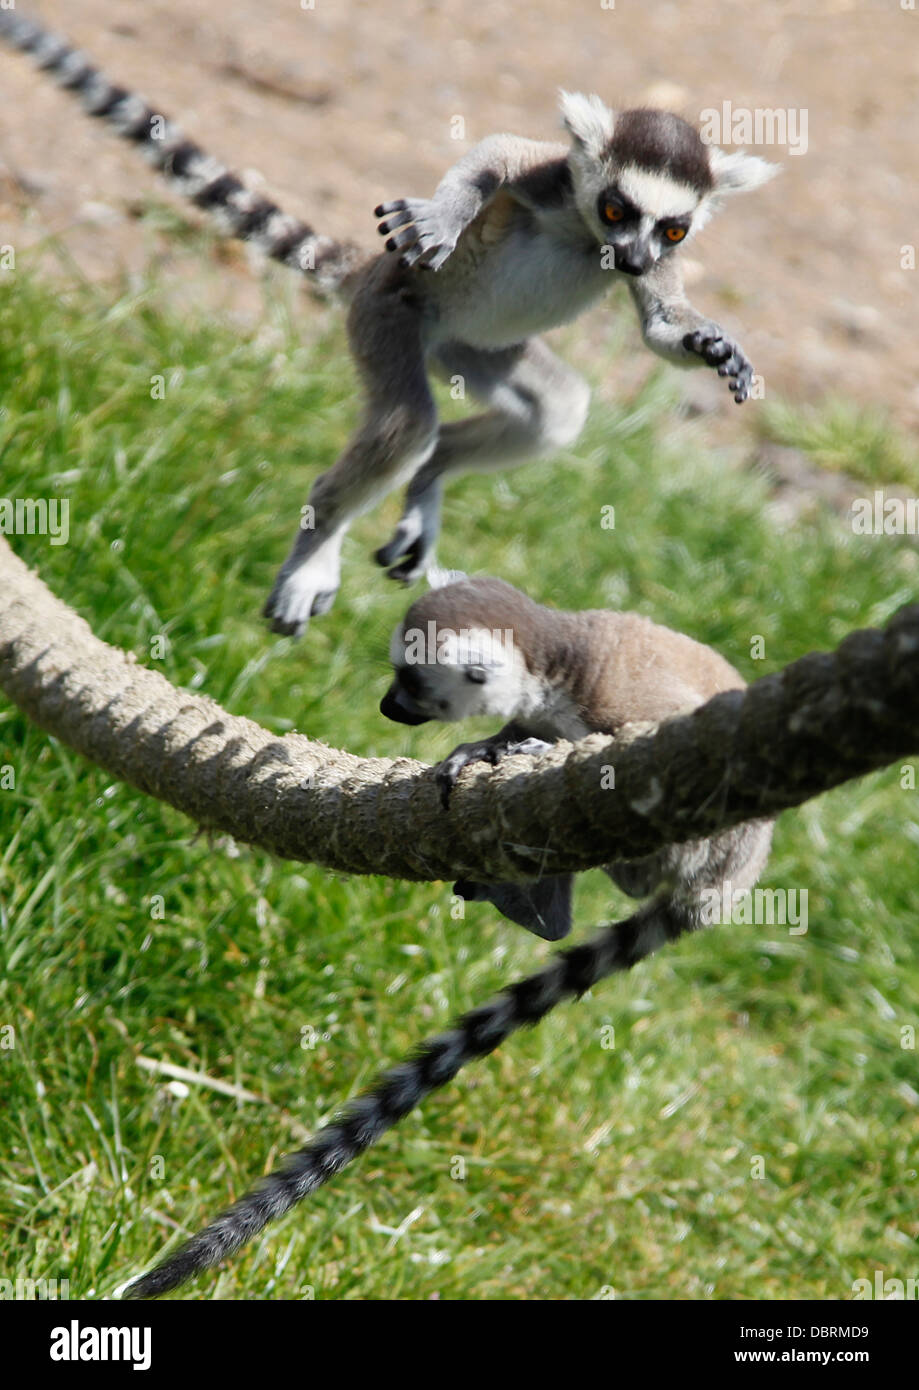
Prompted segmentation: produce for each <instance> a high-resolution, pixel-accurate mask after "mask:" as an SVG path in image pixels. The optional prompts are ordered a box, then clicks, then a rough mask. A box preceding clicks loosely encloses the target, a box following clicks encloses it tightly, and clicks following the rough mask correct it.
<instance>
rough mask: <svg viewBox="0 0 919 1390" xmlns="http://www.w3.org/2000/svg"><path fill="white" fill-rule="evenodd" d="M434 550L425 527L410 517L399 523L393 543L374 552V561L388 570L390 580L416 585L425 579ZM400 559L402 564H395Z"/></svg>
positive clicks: (389, 542)
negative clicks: (423, 577) (415, 583)
mask: <svg viewBox="0 0 919 1390" xmlns="http://www.w3.org/2000/svg"><path fill="white" fill-rule="evenodd" d="M432 550H433V545H432V542H431V541H430V540H429V539H428V537H427V536H426V535H425V532H424V528H423V526H421V525H420V524H419V523H418V522H417V521H416V519H415V518H413V517H411V516H408V517H403V518H402V520H401V521H400V522H399V524H398V526H397V527H396V530H395V533H394V534H393V538H392V540H391V541H388V542H387V543H386V545H381V546H380V548H379V550H376V551H374V555H373V558H374V559H375V560H376V562H377V564H378V565H383V567H384V568H385V569H386V575H387V578H389V579H396V580H399V581H400V582H401V583H403V584H413V583H414V582H415V580H416V579H420V578H421V576H422V575H423V574H424V573H425V571H426V569H427V567H428V564H429V562H430V561H431V560H432V559H433V554H432ZM397 560H398V562H399V563H398V564H396V563H395V561H397Z"/></svg>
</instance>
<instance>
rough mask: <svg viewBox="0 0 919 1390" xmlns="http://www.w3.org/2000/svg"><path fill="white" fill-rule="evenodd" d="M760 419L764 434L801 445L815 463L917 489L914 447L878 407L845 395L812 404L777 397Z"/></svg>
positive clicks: (918, 459)
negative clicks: (807, 404) (857, 402)
mask: <svg viewBox="0 0 919 1390" xmlns="http://www.w3.org/2000/svg"><path fill="white" fill-rule="evenodd" d="M760 418H761V426H762V433H763V434H764V436H765V437H766V438H767V439H772V440H774V441H775V442H776V443H777V444H785V445H790V446H791V447H793V448H798V449H801V450H803V452H804V453H805V454H807V455H808V456H809V458H810V459H811V461H812V462H813V463H815V464H816V465H817V466H818V467H819V468H825V469H828V470H829V471H830V472H833V473H847V474H848V475H849V477H851V478H858V479H860V480H861V481H863V482H866V483H873V484H874V485H875V486H876V487H883V486H885V485H888V486H889V485H890V484H893V483H896V484H899V485H900V486H901V487H908V488H910V489H912V490H913V491H916V490H919V450H917V448H916V445H915V444H914V443H913V442H912V441H911V440H908V439H907V438H906V437H905V436H904V435H903V434H901V433H900V432H899V431H898V430H896V429H895V428H894V427H893V426H892V424H891V420H890V416H889V414H888V412H887V411H886V410H884V409H883V408H880V407H878V408H876V409H873V410H868V409H865V408H864V407H863V406H859V405H858V404H856V403H853V402H852V401H846V400H832V401H829V402H826V403H824V404H822V405H821V406H820V407H819V408H818V409H814V408H813V407H807V406H797V405H790V404H789V403H788V402H787V401H777V402H775V403H772V402H770V403H769V404H768V405H766V406H765V409H764V410H763V412H762V415H761V417H760Z"/></svg>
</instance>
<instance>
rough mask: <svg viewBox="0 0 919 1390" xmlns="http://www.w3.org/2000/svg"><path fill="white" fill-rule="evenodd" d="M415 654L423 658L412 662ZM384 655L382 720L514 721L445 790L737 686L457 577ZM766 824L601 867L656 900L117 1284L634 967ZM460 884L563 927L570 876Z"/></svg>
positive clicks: (439, 1040)
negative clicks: (487, 717)
mask: <svg viewBox="0 0 919 1390" xmlns="http://www.w3.org/2000/svg"><path fill="white" fill-rule="evenodd" d="M425 644H427V646H425ZM425 652H427V654H428V655H429V656H431V657H432V659H431V660H430V661H425V660H424V659H423V656H424V654H425ZM409 653H411V658H410V656H409ZM391 656H392V660H393V664H394V666H395V670H396V675H395V679H394V681H393V684H392V686H391V688H390V690H389V692H388V693H387V695H386V696H384V699H383V713H384V714H387V715H389V717H390V718H394V719H397V720H399V721H401V722H405V723H409V724H419V723H423V722H424V721H425V720H427V719H460V718H463V717H465V716H466V715H472V714H483V713H485V714H496V715H501V716H502V717H504V718H511V719H512V720H513V723H512V725H509V726H508V727H506V728H505V729H504V730H502V732H501V734H500V735H498V736H497V737H496V739H494V740H488V741H487V742H485V743H480V744H464V745H461V746H460V747H459V748H458V749H457V750H456V751H455V752H454V753H453V754H451V756H450V757H449V758H447V759H446V760H445V762H444V763H443V764H442V769H441V778H442V783H443V788H444V797H445V800H448V799H449V794H450V790H451V789H452V787H453V785H454V783H455V782H456V779H457V777H458V775H459V772H460V770H461V769H462V768H463V767H465V766H466V765H467V764H468V763H469V762H472V761H476V760H477V759H480V758H486V759H488V760H489V761H495V760H497V758H498V757H500V756H503V755H504V754H510V753H515V752H536V751H538V748H537V747H536V746H535V743H536V741H537V740H538V739H541V738H545V737H550V738H558V737H566V738H577V737H579V736H580V735H581V734H583V733H586V732H588V731H590V730H602V731H604V732H614V731H616V730H617V729H619V728H621V727H622V725H623V724H625V723H628V722H631V721H635V720H653V721H657V720H660V719H665V718H667V717H668V716H669V715H673V714H677V713H680V712H684V713H685V712H686V711H688V710H691V709H693V708H695V706H696V705H698V704H700V703H701V702H702V701H704V700H705V699H707V698H708V697H709V696H710V695H714V694H716V693H717V692H718V691H722V690H733V689H738V688H740V687H742V686H743V684H744V682H743V680H742V679H741V677H740V676H739V675H738V674H737V672H736V671H735V670H734V669H733V667H731V666H729V665H728V663H727V662H726V661H724V660H723V659H722V658H721V657H720V656H718V654H717V653H716V652H714V651H712V649H711V648H710V647H704V646H702V645H701V644H700V643H698V642H693V641H692V640H691V639H690V638H688V637H683V636H681V635H680V634H679V633H676V632H671V631H670V630H669V629H668V628H665V627H659V626H657V625H656V624H654V623H652V622H649V621H648V619H646V618H641V617H639V616H638V615H636V614H633V613H609V612H588V613H553V612H550V611H549V610H548V609H545V608H540V607H539V606H538V605H537V604H535V603H533V602H532V601H531V600H530V599H528V598H527V597H526V596H525V595H524V594H521V593H520V592H519V591H518V590H516V589H513V588H512V587H511V586H510V585H509V584H504V583H502V582H501V581H500V580H495V579H474V580H466V579H463V580H460V581H458V582H456V583H452V584H449V585H446V586H444V587H443V588H440V589H436V590H433V591H432V592H431V593H429V594H427V595H426V596H425V597H424V598H423V599H420V600H419V601H418V602H417V603H415V604H413V606H412V607H411V608H410V609H409V612H408V614H407V616H406V618H405V620H404V622H403V623H401V624H400V625H399V627H398V628H397V630H396V632H395V634H394V636H393V644H392V650H391ZM438 658H439V659H438ZM527 734H535V735H536V736H537V740H533V739H531V740H530V744H529V746H526V745H525V746H523V747H521V746H520V742H519V740H520V739H521V737H522V736H524V735H527ZM540 746H541V747H543V748H544V747H545V746H546V745H545V744H544V743H543V744H541V745H540ZM609 794H610V793H608V792H606V791H602V790H600V789H598V792H597V795H598V796H607V795H609ZM771 836H772V823H771V821H751V822H748V823H747V824H745V825H739V826H736V827H735V828H734V829H732V830H729V831H726V832H723V833H722V834H719V835H715V836H712V837H711V838H710V839H707V840H706V839H703V840H697V841H694V842H692V843H689V844H684V845H674V846H670V847H667V848H666V849H663V850H661V851H660V852H659V853H658V854H654V855H650V856H647V857H646V858H644V859H641V860H633V861H629V862H621V863H617V864H612V865H610V866H609V868H608V872H609V873H610V875H611V876H612V877H613V878H614V880H615V881H616V882H617V883H618V884H619V886H620V887H621V888H623V889H624V890H625V891H626V892H627V893H629V894H630V895H632V896H633V897H645V896H648V895H649V894H654V896H653V897H651V900H650V901H649V902H648V903H646V904H645V905H643V906H642V907H640V908H639V909H638V911H637V912H635V913H634V915H633V916H631V917H628V918H627V919H626V920H625V921H623V922H619V923H616V924H614V925H612V926H608V927H605V928H604V929H603V930H602V931H600V932H599V933H598V934H597V935H596V936H594V937H593V939H592V940H590V941H587V942H586V943H584V944H583V945H580V946H575V947H574V948H572V949H570V950H567V951H563V952H562V953H561V954H559V955H557V956H555V957H554V958H553V959H552V960H551V961H550V962H549V964H548V965H546V966H545V968H544V969H542V970H540V971H538V972H537V973H536V974H534V975H531V976H529V977H527V978H526V979H523V980H520V981H518V982H517V983H516V984H514V985H511V986H509V988H507V989H505V990H503V991H502V993H501V994H499V995H497V997H496V998H494V999H492V1000H490V1001H489V1002H488V1003H486V1004H483V1005H482V1006H481V1007H479V1008H477V1009H473V1010H472V1011H471V1012H470V1013H468V1014H465V1015H464V1016H463V1017H462V1018H460V1019H458V1020H457V1021H456V1022H455V1023H454V1024H453V1025H452V1026H451V1027H450V1028H449V1029H447V1031H446V1032H444V1033H440V1034H438V1036H437V1037H434V1038H430V1039H428V1041H427V1042H425V1043H422V1045H421V1046H420V1047H419V1048H418V1049H417V1051H416V1052H414V1053H413V1054H412V1055H411V1056H409V1057H407V1058H405V1059H404V1060H403V1061H402V1062H401V1063H400V1064H399V1065H398V1066H395V1067H393V1068H392V1069H391V1070H389V1071H386V1072H384V1073H383V1074H382V1075H381V1076H380V1077H378V1078H377V1080H376V1081H375V1082H374V1084H373V1085H372V1086H371V1087H370V1088H369V1089H368V1090H367V1091H365V1092H364V1093H363V1094H362V1095H360V1096H358V1097H357V1099H356V1100H354V1101H352V1102H351V1103H350V1104H349V1105H348V1106H347V1107H346V1108H345V1110H344V1111H343V1112H342V1113H341V1114H340V1115H339V1116H338V1117H337V1118H336V1119H335V1120H333V1121H332V1123H331V1124H330V1125H328V1126H327V1127H326V1128H325V1129H323V1130H322V1131H321V1132H320V1133H319V1134H318V1135H317V1136H316V1138H315V1139H313V1140H312V1141H311V1142H310V1143H308V1144H307V1145H306V1146H305V1147H304V1148H302V1149H300V1150H299V1151H298V1152H297V1153H294V1154H291V1155H290V1156H289V1157H288V1158H287V1159H285V1161H284V1162H283V1164H282V1165H281V1166H280V1167H279V1168H278V1169H276V1171H275V1172H273V1173H272V1174H270V1175H269V1177H267V1178H266V1179H265V1180H264V1181H263V1182H262V1183H261V1184H260V1185H259V1186H258V1187H256V1188H254V1189H253V1190H252V1191H251V1192H249V1193H247V1194H246V1196H244V1197H243V1198H241V1199H240V1200H239V1201H238V1202H236V1203H235V1204H234V1205H233V1206H232V1207H230V1208H229V1210H228V1211H226V1212H224V1213H223V1215H222V1216H219V1217H217V1218H216V1220H214V1221H212V1222H211V1223H210V1225H208V1226H206V1227H205V1228H204V1230H202V1231H199V1232H198V1234H197V1235H195V1236H192V1238H191V1239H190V1240H189V1241H186V1243H185V1244H184V1245H182V1246H181V1247H180V1248H179V1249H178V1250H177V1251H176V1252H175V1253H174V1254H172V1255H169V1256H167V1258H166V1259H165V1260H164V1261H162V1263H161V1264H159V1265H157V1266H156V1267H155V1268H153V1269H152V1270H150V1271H149V1272H148V1273H147V1274H143V1275H141V1276H140V1277H139V1278H138V1279H135V1280H132V1281H131V1282H130V1283H129V1284H127V1285H124V1286H123V1288H122V1290H121V1292H122V1296H123V1297H126V1298H132V1299H141V1298H156V1297H158V1296H159V1295H160V1294H163V1293H168V1292H170V1291H171V1290H172V1289H177V1288H179V1286H180V1285H182V1284H184V1283H185V1282H186V1280H188V1279H191V1278H193V1277H194V1276H195V1275H196V1274H200V1273H201V1272H202V1271H203V1270H205V1269H210V1268H211V1267H212V1266H213V1265H215V1264H217V1262H218V1261H219V1260H221V1259H223V1258H225V1257H226V1256H227V1255H232V1254H233V1253H234V1252H235V1251H236V1250H238V1249H240V1247H241V1246H243V1245H245V1244H246V1242H247V1241H249V1240H251V1239H252V1238H253V1236H255V1235H257V1234H258V1233H259V1231H261V1230H263V1229H264V1227H265V1226H267V1225H268V1223H269V1222H270V1221H273V1220H275V1219H276V1218H277V1217H279V1216H282V1215H283V1214H284V1213H285V1212H287V1211H289V1210H290V1209H291V1208H292V1207H294V1206H296V1204H297V1203H298V1202H300V1201H302V1199H303V1198H304V1197H307V1196H309V1195H310V1194H311V1193H312V1192H315V1191H316V1189H317V1188H319V1187H321V1186H322V1184H323V1183H325V1182H327V1181H328V1179H329V1178H331V1177H333V1176H334V1175H335V1174H336V1173H338V1172H340V1171H341V1169H342V1168H344V1167H346V1166H347V1164H349V1163H350V1162H351V1161H352V1160H353V1159H355V1158H357V1157H358V1155H359V1154H361V1153H363V1152H364V1150H365V1149H367V1148H369V1147H370V1145H371V1144H373V1143H375V1142H376V1140H377V1139H378V1138H379V1137H380V1136H381V1135H382V1134H383V1133H384V1132H385V1131H386V1130H387V1129H389V1128H390V1127H391V1126H392V1125H394V1124H396V1123H397V1121H398V1120H400V1119H402V1117H403V1116H404V1115H406V1114H408V1112H409V1111H410V1110H412V1109H413V1108H414V1107H415V1106H416V1105H419V1104H420V1103H421V1102H422V1101H423V1100H424V1099H425V1097H426V1096H428V1095H430V1094H431V1092H432V1091H435V1090H437V1089H438V1087H440V1086H443V1085H445V1084H446V1083H447V1082H448V1081H450V1080H452V1079H453V1077H454V1076H456V1074H457V1072H458V1071H459V1070H460V1068H461V1067H463V1066H465V1065H466V1064H467V1063H468V1062H471V1061H473V1060H474V1059H475V1058H477V1057H484V1056H486V1055H487V1054H488V1053H489V1052H493V1051H494V1049H495V1048H496V1047H498V1045H499V1044H500V1043H501V1042H503V1041H504V1039H505V1038H507V1037H508V1036H509V1035H510V1034H511V1033H512V1032H514V1031H515V1030H516V1029H518V1028H521V1027H523V1026H524V1025H525V1024H532V1023H536V1022H538V1021H539V1020H540V1019H542V1018H543V1017H545V1015H546V1014H547V1013H548V1012H549V1011H550V1009H553V1008H554V1007H555V1006H556V1004H559V1003H561V1001H562V1000H563V999H565V998H569V997H571V996H574V995H580V994H583V993H584V992H585V991H586V990H588V989H590V988H591V987H592V986H593V985H596V984H598V983H599V982H600V981H601V980H603V979H605V978H606V976H608V975H611V974H613V973H615V972H617V971H623V970H630V969H631V968H632V966H634V965H637V964H638V962H639V961H642V960H644V959H645V958H646V957H647V956H649V955H651V954H652V953H653V952H654V951H656V950H658V948H659V947H661V946H663V945H664V944H666V943H667V942H668V941H675V940H677V939H678V938H679V937H680V936H682V935H683V934H684V933H686V932H690V931H693V930H695V929H696V928H698V927H699V926H701V925H702V922H703V917H702V914H701V912H700V899H701V894H702V891H703V889H705V888H706V887H709V886H716V887H718V888H719V889H720V887H721V885H722V882H723V880H725V879H730V880H731V882H732V885H733V887H735V888H743V887H748V886H752V884H753V883H755V881H756V879H757V877H758V875H759V873H760V872H761V871H762V868H763V866H764V864H765V862H766V858H767V856H768V853H769V846H770V842H771ZM466 887H467V888H468V889H470V890H472V891H470V892H468V893H466V894H465V896H474V895H475V893H476V892H479V893H480V895H482V896H487V897H488V898H490V899H491V900H492V901H494V902H496V903H497V905H498V906H499V907H501V910H502V911H504V912H507V911H508V908H510V909H511V911H510V915H511V916H513V917H514V919H515V920H517V921H522V922H523V924H524V925H526V926H527V927H529V928H530V930H533V931H536V932H538V934H539V935H541V936H549V937H555V936H560V935H563V934H564V932H565V931H567V929H568V922H567V916H568V902H569V899H570V883H568V884H566V882H565V880H562V879H554V880H552V881H551V884H549V882H548V881H547V880H542V882H541V884H535V885H532V886H531V887H530V888H529V889H528V888H527V887H526V886H523V887H522V886H521V885H517V884H504V885H495V884H493V885H483V886H481V888H478V887H477V886H476V885H466ZM546 890H547V891H546ZM515 893H517V894H519V897H517V898H515V897H514V894H515ZM559 909H560V910H559Z"/></svg>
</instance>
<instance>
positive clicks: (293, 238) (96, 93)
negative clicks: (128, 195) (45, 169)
mask: <svg viewBox="0 0 919 1390" xmlns="http://www.w3.org/2000/svg"><path fill="white" fill-rule="evenodd" d="M0 38H4V39H6V41H7V42H8V43H10V44H12V45H13V46H14V47H15V48H19V49H21V50H22V51H23V52H25V53H28V54H30V55H31V57H32V58H33V60H34V61H35V64H36V66H37V67H39V68H41V69H43V70H44V71H47V72H50V73H52V74H53V75H54V76H55V78H56V79H57V81H58V83H59V84H60V86H62V87H64V88H66V89H67V90H68V91H72V92H74V93H76V94H77V95H78V96H79V97H81V98H82V103H83V108H84V110H85V111H86V113H87V114H88V115H90V116H97V117H99V118H104V119H105V120H106V121H108V122H109V123H110V124H111V125H112V127H113V128H114V129H115V130H116V131H117V133H118V134H119V135H121V136H122V137H123V138H124V139H125V140H130V141H132V142H133V143H134V144H136V145H139V146H140V147H141V148H142V149H143V152H144V154H145V155H146V156H147V158H148V159H149V160H150V162H151V163H152V164H153V165H154V166H155V167H156V168H157V169H159V170H160V172H161V173H162V174H164V175H165V176H166V177H167V178H169V179H170V180H171V181H172V182H174V183H175V184H176V186H177V188H178V189H179V191H180V192H181V193H182V194H184V196H185V197H187V198H190V199H191V201H192V202H193V203H195V204H196V206H198V207H200V208H204V209H206V210H207V211H209V212H213V213H216V214H219V215H220V216H221V218H222V219H223V220H224V221H225V223H226V225H227V228H228V230H229V233H230V235H231V236H235V237H239V238H240V239H241V240H243V241H251V242H253V243H254V244H255V245H257V246H258V247H259V248H260V249H261V250H262V251H264V253H265V254H266V255H268V256H270V257H271V258H272V260H275V261H280V262H281V264H282V265H287V266H291V267H292V268H293V269H295V270H299V271H300V272H301V273H302V274H304V275H308V276H310V277H311V280H312V281H313V282H314V283H315V285H316V287H317V288H319V289H321V290H323V291H331V290H334V289H337V288H338V287H339V286H340V285H342V284H343V283H344V281H345V280H346V279H347V278H348V276H349V275H350V274H351V272H352V271H353V270H355V269H356V267H357V266H358V265H359V264H360V263H361V261H362V260H364V259H366V257H365V256H363V255H362V254H361V253H360V252H359V251H358V250H357V248H356V247H354V246H353V245H351V244H350V243H348V242H340V241H333V240H332V239H331V238H330V237H322V236H319V235H318V234H317V233H316V232H314V231H313V229H312V227H310V226H308V225H307V224H306V223H305V222H301V221H299V219H298V218H295V217H289V216H288V215H287V214H286V213H284V212H282V211H281V209H280V208H279V207H278V206H277V204H276V203H273V202H272V201H271V199H270V198H265V197H263V196H262V195H261V194H260V193H254V192H253V191H252V190H251V189H247V188H246V187H245V185H244V184H243V183H242V181H241V180H240V179H238V178H237V177H236V175H235V174H232V173H231V172H230V171H229V170H228V169H227V168H226V167H225V166H224V165H223V164H221V163H220V162H219V161H218V160H216V159H213V158H212V157H211V156H210V155H207V154H205V153H204V151H203V150H202V149H201V148H200V147H199V146H198V145H196V144H195V143H194V142H193V141H191V140H187V139H186V138H185V137H184V135H183V134H182V132H181V131H180V130H179V128H178V127H177V126H176V125H174V124H173V123H172V122H171V121H169V120H167V119H166V118H165V117H164V116H162V115H160V114H158V113H157V112H155V111H154V110H153V109H152V108H151V107H149V106H148V105H147V104H146V102H145V101H143V100H142V99H141V98H140V97H139V96H136V95H135V94H134V93H133V92H129V91H128V90H127V89H126V88H124V87H119V86H117V85H116V84H115V83H113V82H110V81H109V79H108V78H107V77H106V76H105V75H104V74H103V73H101V72H100V71H99V70H98V68H96V67H94V66H93V64H92V62H91V61H90V59H89V58H88V57H87V56H86V54H85V53H82V52H80V51H79V50H78V49H76V48H74V47H73V46H72V45H71V44H70V43H69V42H68V41H67V40H66V39H64V38H62V37H61V36H59V35H57V34H52V33H49V32H48V31H47V30H45V29H42V28H41V26H40V25H38V24H36V23H35V22H34V21H33V20H31V19H25V18H21V17H20V16H19V15H18V14H17V12H16V11H15V10H0Z"/></svg>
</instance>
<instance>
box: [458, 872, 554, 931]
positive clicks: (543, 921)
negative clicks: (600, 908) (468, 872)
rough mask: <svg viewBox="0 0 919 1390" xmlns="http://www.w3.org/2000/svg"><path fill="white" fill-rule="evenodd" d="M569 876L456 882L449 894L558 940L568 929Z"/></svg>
mask: <svg viewBox="0 0 919 1390" xmlns="http://www.w3.org/2000/svg"><path fill="white" fill-rule="evenodd" d="M573 884H574V875H573V874H562V875H559V876H558V877H552V878H541V879H537V880H535V881H534V882H533V883H473V882H472V880H471V879H460V880H459V882H458V883H454V885H453V892H454V893H455V894H456V896H457V897H458V898H465V900H466V902H471V903H491V904H492V905H493V906H494V907H496V908H497V909H498V911H499V912H500V913H501V914H502V916H504V917H507V918H508V919H509V920H510V921H511V922H516V923H517V925H518V926H521V927H526V929H527V931H531V932H533V933H535V935H536V936H541V937H542V939H543V940H544V941H561V939H562V937H563V936H567V935H568V933H569V931H570V930H571V892H572V886H573Z"/></svg>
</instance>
